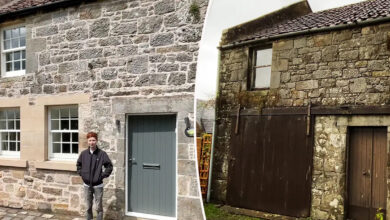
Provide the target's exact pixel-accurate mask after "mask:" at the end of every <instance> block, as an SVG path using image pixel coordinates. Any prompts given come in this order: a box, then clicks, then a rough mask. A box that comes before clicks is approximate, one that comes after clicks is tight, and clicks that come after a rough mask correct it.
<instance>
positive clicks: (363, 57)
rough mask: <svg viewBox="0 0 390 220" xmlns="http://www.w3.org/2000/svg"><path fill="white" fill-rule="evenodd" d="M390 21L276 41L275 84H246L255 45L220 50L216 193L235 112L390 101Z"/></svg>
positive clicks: (219, 196) (216, 194)
mask: <svg viewBox="0 0 390 220" xmlns="http://www.w3.org/2000/svg"><path fill="white" fill-rule="evenodd" d="M389 30H390V24H380V25H374V26H368V27H362V28H353V29H347V30H338V31H332V32H326V33H317V34H312V35H304V36H297V37H294V38H285V39H280V40H277V41H275V42H273V45H272V48H273V54H272V70H271V71H272V73H271V86H270V89H268V90H256V91H250V90H249V89H248V88H247V85H248V83H247V80H248V72H249V69H250V68H249V67H248V59H249V53H250V49H251V48H252V47H255V46H260V45H254V44H252V45H245V46H240V47H234V48H228V49H221V57H220V66H219V71H220V72H219V74H220V82H219V94H218V100H217V119H216V120H217V121H216V122H217V126H216V128H217V131H216V132H217V135H216V142H215V151H214V164H213V178H212V193H211V195H212V198H213V199H214V200H216V201H220V202H225V201H226V184H227V177H228V158H229V155H230V153H229V150H230V141H229V140H230V132H231V123H232V117H231V114H232V113H234V112H236V111H237V108H238V104H240V105H241V108H243V109H255V110H260V109H261V108H263V107H295V106H307V105H308V103H309V102H310V103H311V104H312V105H317V106H340V105H365V106H380V105H386V104H389V103H390V92H389V88H390V81H389V77H390V67H389V57H390V56H389V55H390V50H389V49H388V48H389V35H388V31H389Z"/></svg>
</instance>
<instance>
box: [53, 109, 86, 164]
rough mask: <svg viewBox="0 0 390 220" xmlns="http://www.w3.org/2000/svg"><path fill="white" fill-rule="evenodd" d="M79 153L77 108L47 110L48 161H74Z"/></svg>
mask: <svg viewBox="0 0 390 220" xmlns="http://www.w3.org/2000/svg"><path fill="white" fill-rule="evenodd" d="M78 152H79V120H78V107H77V106H56V107H50V108H49V159H50V160H76V159H77V156H78Z"/></svg>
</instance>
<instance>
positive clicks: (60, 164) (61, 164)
mask: <svg viewBox="0 0 390 220" xmlns="http://www.w3.org/2000/svg"><path fill="white" fill-rule="evenodd" d="M34 164H35V168H36V169H45V170H65V171H76V170H77V168H76V162H70V161H36V162H35V163H34Z"/></svg>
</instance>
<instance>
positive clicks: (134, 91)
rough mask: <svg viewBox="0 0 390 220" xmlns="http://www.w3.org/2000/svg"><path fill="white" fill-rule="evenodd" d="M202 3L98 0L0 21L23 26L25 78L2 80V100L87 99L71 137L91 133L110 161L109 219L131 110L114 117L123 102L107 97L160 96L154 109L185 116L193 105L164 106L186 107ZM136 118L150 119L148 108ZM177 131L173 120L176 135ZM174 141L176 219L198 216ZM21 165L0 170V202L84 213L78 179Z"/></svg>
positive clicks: (117, 210) (187, 151)
mask: <svg viewBox="0 0 390 220" xmlns="http://www.w3.org/2000/svg"><path fill="white" fill-rule="evenodd" d="M193 3H194V4H197V5H198V6H199V15H200V18H199V19H197V18H196V17H197V16H196V15H194V14H191V13H190V12H189V8H190V5H191V4H193ZM207 4H208V1H207V0H195V1H192V0H185V1H182V0H159V1H155V0H105V1H96V2H92V3H81V5H80V6H77V7H69V8H62V9H58V10H56V11H53V12H39V13H36V14H33V15H29V16H27V17H21V18H18V20H10V21H5V22H4V23H2V24H0V25H1V27H6V26H7V25H11V24H12V25H14V24H15V23H19V24H20V25H25V26H26V28H27V48H26V54H27V67H26V68H27V70H26V72H27V73H26V74H25V75H23V76H19V77H12V78H3V79H0V96H1V97H9V98H16V97H28V98H29V99H30V100H32V101H31V103H32V104H33V103H34V101H33V100H34V97H49V96H61V95H63V94H79V93H84V94H88V95H89V96H90V101H89V103H88V104H84V105H83V106H82V107H81V106H79V115H80V119H79V120H81V122H80V126H79V132H80V137H82V136H83V135H85V134H86V132H88V131H91V130H92V131H97V132H98V133H99V146H100V147H101V148H102V149H104V150H105V151H107V152H108V154H109V156H110V158H111V160H112V161H113V164H114V171H113V175H111V176H110V178H108V179H107V180H105V194H104V201H105V202H104V203H105V204H107V205H106V206H105V209H106V210H107V212H106V213H107V216H106V217H107V219H109V218H113V219H119V218H121V216H123V215H124V212H125V198H124V195H125V173H124V172H125V164H126V163H125V152H126V146H125V138H124V137H125V133H124V131H125V129H124V128H125V120H124V117H125V114H126V113H129V112H126V111H124V112H122V113H121V114H118V113H117V112H114V109H117V105H121V103H118V102H115V101H113V100H114V99H116V98H118V97H121V98H124V100H133V99H137V100H138V99H143V100H145V99H146V100H153V98H155V97H159V98H161V99H162V100H164V101H160V102H158V103H159V104H160V108H164V109H165V108H166V109H170V110H171V111H170V112H171V113H176V114H178V115H180V117H181V118H183V117H184V115H188V114H192V112H193V107H191V108H182V109H179V110H177V111H174V109H176V107H177V106H176V105H177V104H178V103H177V102H173V101H172V100H176V99H178V98H180V97H185V98H186V99H188V101H189V102H190V103H193V92H194V86H195V85H194V83H195V73H196V62H197V56H198V47H199V40H200V37H201V33H202V28H203V21H204V17H205V13H206V9H207ZM143 102H144V101H143ZM133 104H134V105H137V104H136V103H133ZM0 107H1V103H0ZM167 111H168V110H167ZM142 112H143V111H142V108H141V109H139V111H138V113H142ZM144 112H149V113H150V111H147V108H146V107H145V111H144ZM158 112H160V113H161V112H163V111H158ZM117 120H119V121H120V126H121V128H122V129H120V130H118V129H117V127H118V126H117V124H116V121H117ZM182 124H184V121H183V120H182V119H178V126H179V127H178V133H181V130H183V126H184V125H182ZM22 135H23V134H22ZM42 135H44V134H42ZM178 140H179V142H178V143H179V144H178V148H179V152H180V150H181V151H182V152H181V157H183V158H181V159H183V160H188V161H184V162H183V161H182V162H180V161H179V160H178V165H177V166H178V167H179V168H180V167H181V168H182V169H181V170H180V169H179V171H178V172H179V174H178V176H179V177H178V178H179V179H178V184H179V185H178V193H179V195H178V202H177V203H178V204H177V207H179V209H180V212H178V219H201V218H202V208H201V199H200V196H199V186H198V184H197V178H196V175H197V174H196V165H195V159H193V158H192V156H193V155H194V154H195V147H194V146H193V139H192V138H187V137H182V136H180V137H179V139H178ZM80 141H82V140H80ZM21 144H22V145H21V148H22V151H23V143H21ZM38 147H40V146H38ZM42 147H43V146H42ZM81 150H82V149H81ZM22 155H23V153H22ZM27 163H28V166H27V168H12V167H1V169H0V176H1V177H2V178H0V195H1V196H0V205H3V206H10V207H17V208H21V207H23V208H26V209H48V210H53V211H59V210H63V211H75V212H79V213H83V211H84V209H85V207H84V206H83V201H82V192H81V185H80V184H81V181H80V179H79V178H78V177H77V175H76V173H75V172H68V171H54V170H45V169H36V168H35V166H34V161H27ZM8 198H10V199H8Z"/></svg>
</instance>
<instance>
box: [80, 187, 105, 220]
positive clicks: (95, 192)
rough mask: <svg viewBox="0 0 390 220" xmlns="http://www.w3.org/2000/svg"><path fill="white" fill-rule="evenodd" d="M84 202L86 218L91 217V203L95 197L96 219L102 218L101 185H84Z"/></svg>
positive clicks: (100, 219) (89, 219)
mask: <svg viewBox="0 0 390 220" xmlns="http://www.w3.org/2000/svg"><path fill="white" fill-rule="evenodd" d="M84 195H85V203H86V205H87V216H86V217H87V220H91V219H93V214H92V204H93V198H94V197H95V210H96V212H97V218H96V219H97V220H103V203H102V200H103V187H95V188H90V187H88V186H84Z"/></svg>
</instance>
